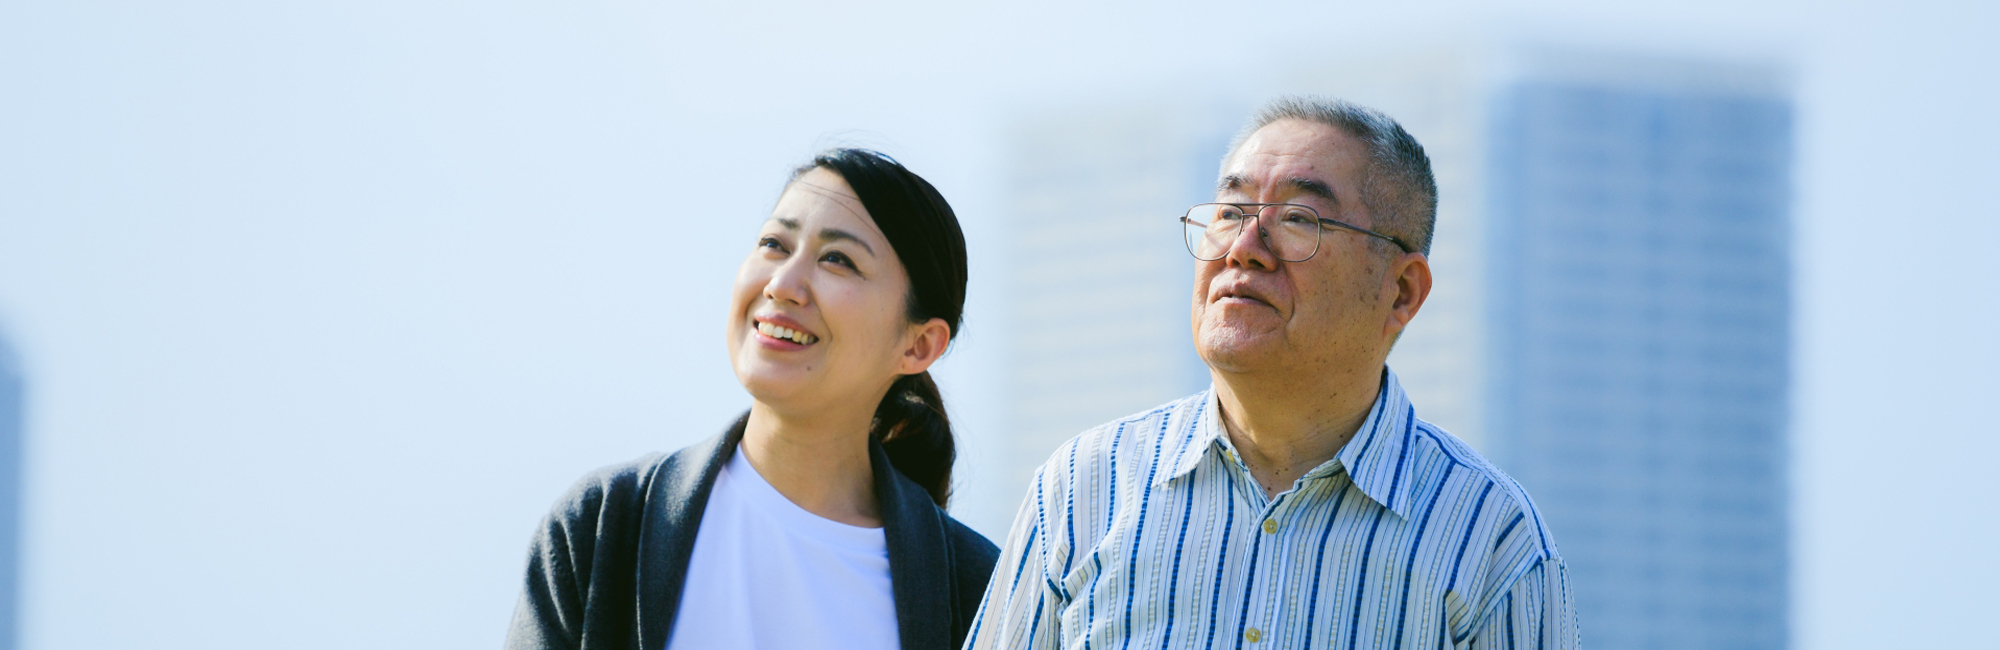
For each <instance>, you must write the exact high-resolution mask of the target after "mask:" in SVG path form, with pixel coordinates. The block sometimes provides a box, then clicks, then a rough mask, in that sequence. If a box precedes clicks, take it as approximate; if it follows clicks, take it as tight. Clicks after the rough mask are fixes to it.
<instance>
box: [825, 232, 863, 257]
mask: <svg viewBox="0 0 2000 650" xmlns="http://www.w3.org/2000/svg"><path fill="white" fill-rule="evenodd" d="M819 240H820V241H822V242H830V241H851V242H854V243H856V244H860V245H861V249H862V250H865V251H868V256H869V257H874V256H875V247H873V246H869V245H868V242H866V241H863V240H862V239H861V237H859V236H856V235H855V234H854V233H851V232H847V231H845V230H841V229H839V228H821V229H820V231H819Z"/></svg>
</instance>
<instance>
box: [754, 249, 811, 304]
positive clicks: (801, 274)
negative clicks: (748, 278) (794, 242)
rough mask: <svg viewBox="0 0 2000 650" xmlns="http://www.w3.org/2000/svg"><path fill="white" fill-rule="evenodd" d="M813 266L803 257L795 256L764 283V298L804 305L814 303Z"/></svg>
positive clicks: (780, 265) (773, 272) (781, 265)
mask: <svg viewBox="0 0 2000 650" xmlns="http://www.w3.org/2000/svg"><path fill="white" fill-rule="evenodd" d="M811 271H812V264H811V262H810V261H808V260H805V256H803V255H793V256H791V258H789V259H786V260H785V262H784V263H783V264H779V265H778V268H777V269H775V270H773V271H772V273H771V278H770V279H769V280H767V281H766V282H765V283H764V297H766V298H770V299H771V300H775V301H783V302H789V303H793V304H797V305H804V304H806V303H808V302H811V301H812V282H811V280H810V275H811Z"/></svg>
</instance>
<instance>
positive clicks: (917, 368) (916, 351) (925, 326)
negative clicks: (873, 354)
mask: <svg viewBox="0 0 2000 650" xmlns="http://www.w3.org/2000/svg"><path fill="white" fill-rule="evenodd" d="M904 341H905V344H904V346H903V356H902V358H900V359H898V360H897V362H898V363H897V365H896V374H899V375H914V374H917V373H920V372H923V371H926V370H929V369H930V367H931V364H933V363H937V360H938V359H939V358H940V357H943V356H944V350H945V348H947V347H950V346H951V326H950V325H947V324H945V322H944V319H942V318H933V319H930V320H927V321H924V322H922V323H914V324H911V325H910V330H909V336H908V337H907V338H905V339H904Z"/></svg>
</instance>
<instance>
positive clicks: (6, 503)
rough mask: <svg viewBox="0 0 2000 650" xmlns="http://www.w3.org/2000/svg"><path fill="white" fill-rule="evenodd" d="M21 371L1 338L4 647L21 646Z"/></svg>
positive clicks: (0, 629)
mask: <svg viewBox="0 0 2000 650" xmlns="http://www.w3.org/2000/svg"><path fill="white" fill-rule="evenodd" d="M21 383H22V382H21V373H20V365H19V364H18V363H16V360H15V358H14V351H13V349H12V348H9V347H8V346H7V340H6V339H5V338H4V337H0V650H11V649H12V648H14V647H15V646H16V645H18V643H19V641H18V635H19V634H20V628H19V625H18V623H19V621H20V617H21V613H20V602H21V600H20V592H21V571H20V567H21V559H20V553H21V466H22V464H23V463H22V462H21V461H22V459H21V429H22V425H21V419H22V418H21Z"/></svg>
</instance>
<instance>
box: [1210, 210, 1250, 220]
mask: <svg viewBox="0 0 2000 650" xmlns="http://www.w3.org/2000/svg"><path fill="white" fill-rule="evenodd" d="M1242 218H1243V211H1242V210H1237V209H1234V208H1225V209H1222V210H1217V211H1216V212H1215V219H1216V220H1217V221H1236V220H1238V219H1242Z"/></svg>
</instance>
